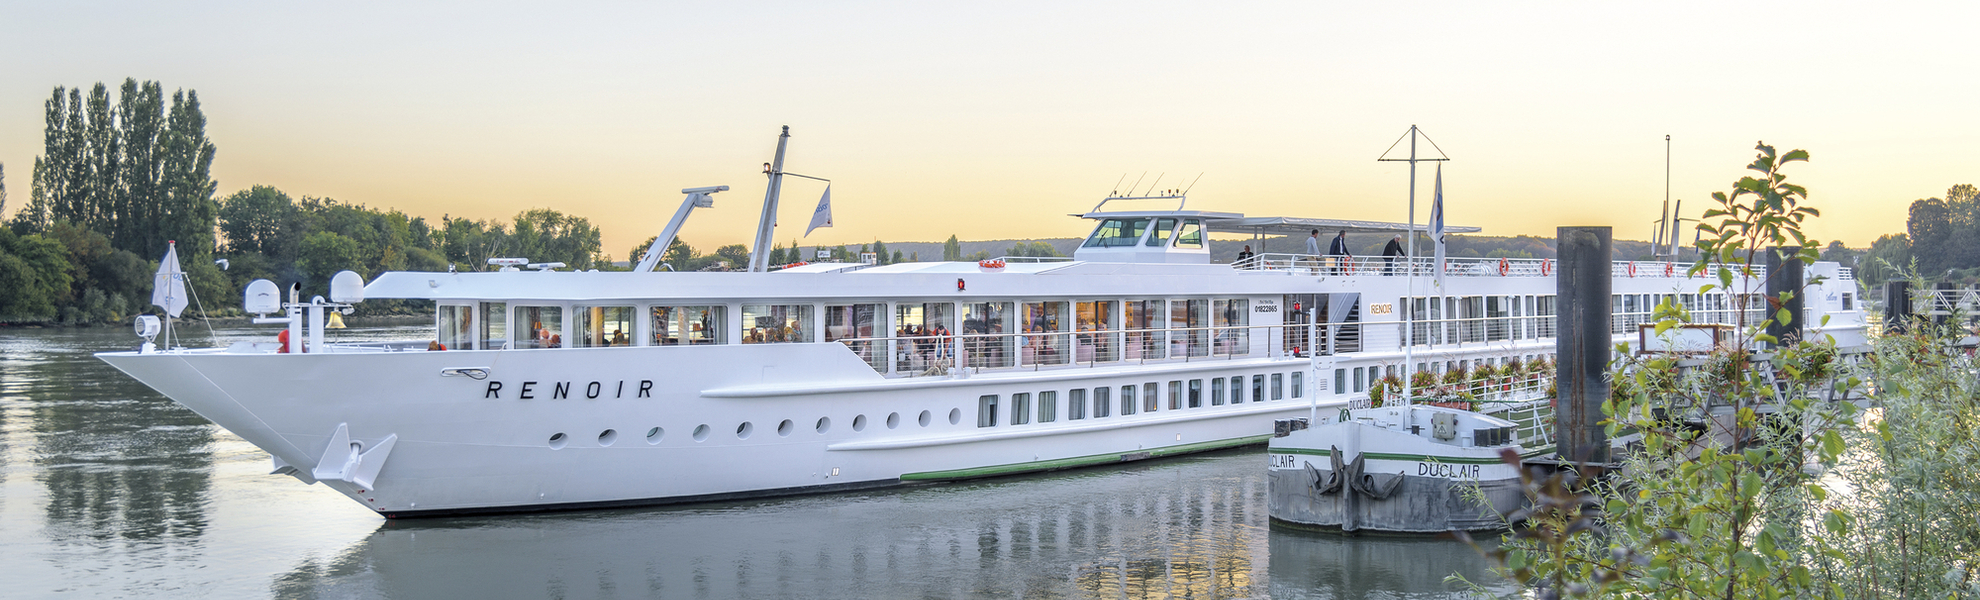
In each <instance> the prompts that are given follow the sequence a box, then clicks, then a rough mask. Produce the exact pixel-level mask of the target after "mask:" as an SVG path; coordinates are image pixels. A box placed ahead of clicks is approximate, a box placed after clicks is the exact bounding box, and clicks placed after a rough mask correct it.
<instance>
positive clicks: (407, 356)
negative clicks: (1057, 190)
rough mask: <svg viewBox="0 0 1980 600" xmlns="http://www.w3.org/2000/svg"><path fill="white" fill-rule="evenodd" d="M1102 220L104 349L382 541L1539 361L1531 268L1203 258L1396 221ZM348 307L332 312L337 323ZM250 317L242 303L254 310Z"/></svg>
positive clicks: (1125, 430)
mask: <svg viewBox="0 0 1980 600" xmlns="http://www.w3.org/2000/svg"><path fill="white" fill-rule="evenodd" d="M1109 200H1110V201H1109V202H1103V203H1102V205H1101V206H1099V207H1095V210H1094V212H1089V213H1087V214H1082V215H1077V216H1079V217H1082V218H1085V219H1089V220H1092V221H1094V223H1093V225H1092V227H1093V228H1092V230H1091V231H1092V233H1091V234H1090V235H1089V236H1088V237H1087V238H1086V241H1085V242H1084V243H1083V244H1082V245H1081V247H1080V248H1079V249H1078V251H1077V252H1076V253H1075V254H1074V256H1073V257H1072V258H1071V259H1070V260H1065V259H1050V260H1031V259H1017V258H1008V259H1004V260H993V261H983V262H981V263H978V262H932V263H931V262H923V263H904V264H892V265H884V266H879V265H873V264H845V263H825V264H807V265H798V266H791V267H788V268H783V269H781V270H775V271H769V272H742V273H689V272H668V271H654V272H568V271H557V270H554V268H549V267H540V268H537V269H535V270H525V269H517V268H515V267H513V266H512V267H509V268H505V269H503V270H501V271H499V272H473V273H418V272H392V273H385V274H382V275H380V276H379V277H377V278H376V280H374V281H372V282H370V283H369V284H368V285H364V286H363V288H362V297H363V298H374V299H376V298H405V299H421V300H430V301H433V302H434V303H435V304H436V305H437V311H436V312H437V314H436V316H435V322H434V329H433V334H432V336H430V337H427V338H422V339H415V340H405V341H403V342H395V343H383V344H381V343H365V344H351V343H338V342H337V341H336V340H335V339H334V334H326V333H325V332H323V330H322V327H321V325H322V315H323V314H324V312H325V310H326V309H333V308H335V306H334V305H330V304H329V303H325V302H322V301H320V299H319V300H318V301H315V302H311V303H292V304H290V305H288V306H286V307H284V308H282V309H280V310H286V311H287V312H288V314H290V315H291V316H290V317H287V318H278V319H264V321H275V320H280V321H284V322H287V323H290V327H291V329H290V331H291V332H294V333H295V335H293V336H292V337H291V340H290V342H288V344H290V345H288V346H283V345H282V344H276V343H264V344H247V343H242V344H235V345H234V346H233V347H229V348H211V349H184V348H172V347H169V344H168V345H167V346H168V347H166V348H147V349H146V350H142V351H135V352H114V353H105V354H100V355H98V356H99V357H100V358H102V359H103V360H104V361H106V362H108V363H110V364H111V365H114V366H115V367H116V368H118V369H121V370H122V371H124V372H125V373H128V374H130V375H131V376H132V377H135V378H137V379H138V380H140V381H142V382H144V383H145V384H146V385H149V386H151V387H152V388H154V389H157V390H158V391H160V392H161V393H163V394H165V395H166V396H169V397H171V398H172V399H173V400H175V401H177V402H179V403H181V404H184V405H185V406H187V407H189V408H191V409H192V410H194V411H196V412H198V413H199V414H200V415H202V416H204V417H206V418H208V419H210V420H212V421H213V422H214V423H217V424H219V425H220V426H222V427H225V428H226V429H228V430H229V431H231V432H233V433H234V434H236V435H239V436H240V437H242V438H243V439H246V440H247V441H249V442H252V443H253V444H255V445H256V446H258V447H260V448H262V449H263V450H266V451H268V452H269V454H271V455H273V459H274V465H275V472H278V473H285V474H289V475H292V476H294V477H296V478H298V479H301V480H302V481H304V482H306V483H323V484H325V485H326V486H327V487H329V488H331V489H334V490H336V491H337V492H338V493H342V494H344V495H346V496H349V497H350V498H351V499H352V500H355V501H357V502H358V503H360V504H362V505H364V506H366V507H369V508H371V509H372V510H375V511H377V512H378V513H379V514H381V515H383V516H385V517H388V518H392V517H413V516H428V515H443V514H461V513H477V512H519V511H534V510H550V509H568V508H584V507H605V506H620V505H635V504H654V503H669V502H690V501H702V500H715V499H728V498H740V497H750V496H769V495H780V494H795V493H809V492H821V491H831V490H846V489H855V488H867V487H878V486H894V485H902V484H907V483H914V482H932V481H944V480H956V479H965V478H974V477H984V476H994V475H1002V474H1010V473H1024V472H1032V471H1041V470H1050V469H1062V468H1070V467H1080V466H1088V465H1100V464H1107V463H1116V462H1122V461H1132V460H1139V459H1145V458H1153V457H1161V456H1167V455H1174V454H1181V453H1189V452H1198V451H1206V450H1212V449H1218V448H1228V447H1234V446H1242V445H1250V444H1261V443H1263V442H1264V441H1265V440H1266V439H1267V438H1268V437H1270V435H1271V434H1272V427H1273V421H1274V419H1276V418H1285V417H1294V416H1306V415H1309V414H1313V412H1314V411H1316V410H1335V411H1338V409H1340V408H1342V407H1349V406H1366V405H1367V403H1368V397H1369V394H1370V390H1371V388H1372V387H1373V386H1374V384H1375V381H1376V380H1378V379H1381V378H1383V377H1387V376H1394V375H1398V374H1402V373H1407V372H1410V371H1424V370H1427V371H1432V372H1444V371H1447V370H1452V369H1460V368H1467V367H1470V366H1473V365H1481V364H1493V365H1497V364H1503V363H1506V362H1510V361H1516V360H1517V361H1528V362H1530V361H1532V360H1534V359H1537V358H1545V357H1546V355H1548V354H1550V353H1551V352H1552V351H1553V349H1554V340H1553V335H1554V331H1553V327H1554V318H1553V308H1554V302H1553V297H1552V294H1553V292H1554V290H1555V281H1554V279H1553V277H1552V272H1551V263H1550V262H1549V261H1546V260H1522V259H1510V260H1508V259H1453V260H1451V261H1450V262H1449V264H1448V266H1447V267H1446V270H1447V273H1448V275H1447V278H1446V286H1447V288H1446V289H1447V291H1445V292H1443V293H1441V294H1439V295H1435V296H1428V295H1427V293H1428V292H1426V291H1425V290H1426V288H1429V287H1430V286H1429V285H1428V281H1429V277H1427V275H1428V274H1429V273H1430V271H1431V270H1432V269H1433V268H1434V267H1433V263H1432V261H1430V260H1429V259H1424V258H1418V259H1416V260H1414V261H1405V260H1403V259H1401V258H1398V259H1396V261H1395V262H1390V261H1388V260H1386V259H1383V258H1342V257H1324V256H1310V255H1301V254H1283V253H1263V254H1260V255H1258V256H1255V257H1251V258H1249V259H1247V260H1244V261H1241V262H1240V263H1238V264H1218V263H1214V262H1213V261H1212V260H1211V256H1210V251H1209V249H1208V237H1209V235H1210V234H1212V233H1213V232H1214V233H1226V234H1229V233H1237V234H1245V235H1253V236H1257V237H1258V238H1259V240H1260V241H1261V242H1262V240H1263V239H1264V238H1265V236H1273V235H1292V236H1294V238H1295V239H1303V238H1305V237H1307V235H1308V234H1309V232H1311V231H1313V230H1316V229H1317V230H1319V231H1320V232H1321V234H1320V235H1321V237H1322V239H1323V241H1324V240H1325V239H1326V238H1330V237H1332V236H1333V235H1335V234H1337V233H1338V232H1343V231H1345V232H1347V233H1349V234H1381V235H1382V236H1383V237H1388V236H1389V235H1390V234H1398V233H1404V232H1406V231H1409V230H1410V229H1411V227H1410V226H1408V225H1405V224H1399V223H1380V222H1363V221H1340V220H1327V219H1303V218H1289V217H1249V216H1245V215H1241V214H1235V213H1225V212H1206V211H1198V210H1193V209H1185V208H1184V206H1186V200H1185V199H1183V198H1181V197H1169V198H1164V199H1162V200H1167V201H1172V202H1174V203H1175V204H1174V206H1175V207H1176V208H1174V209H1161V210H1103V209H1106V208H1107V205H1108V204H1110V203H1114V204H1119V203H1117V202H1114V201H1116V200H1122V199H1109ZM1131 200H1149V199H1146V198H1136V199H1131ZM1144 205H1145V204H1144ZM1144 205H1138V206H1144ZM686 210H687V209H686V208H685V207H684V209H683V214H685V212H686ZM679 219H680V218H679V217H677V218H676V223H675V226H676V227H677V226H678V225H679ZM1415 229H1416V230H1418V231H1421V230H1422V227H1421V226H1417V227H1416V228H1415ZM1449 230H1450V231H1459V232H1462V231H1476V229H1475V228H1449ZM672 231H673V228H670V232H669V234H668V235H666V236H665V237H666V238H667V239H671V237H672V235H671V233H672ZM663 243H664V242H663ZM660 247H664V246H660ZM515 262H526V261H515ZM647 264H648V265H650V263H647ZM643 266H646V265H643ZM1683 269H1684V265H1676V266H1675V267H1673V266H1669V265H1667V264H1666V263H1618V264H1617V265H1616V267H1615V270H1616V277H1617V278H1616V280H1615V283H1614V291H1615V293H1616V296H1615V314H1616V319H1615V325H1616V328H1617V332H1619V333H1628V334H1629V335H1630V337H1634V333H1635V331H1636V325H1637V324H1638V323H1640V322H1647V321H1648V316H1649V312H1650V311H1651V310H1652V307H1654V306H1655V305H1656V303H1657V302H1659V301H1661V300H1662V299H1664V298H1666V297H1670V296H1676V298H1677V299H1678V300H1679V301H1681V302H1682V303H1684V304H1685V305H1687V306H1690V307H1692V308H1693V309H1694V310H1695V311H1699V312H1702V313H1707V314H1709V313H1712V312H1715V311H1717V312H1725V311H1730V310H1732V307H1731V305H1730V303H1728V302H1727V301H1726V298H1725V296H1723V295H1718V294H1706V295H1699V294H1697V293H1696V292H1697V290H1698V286H1697V282H1696V281H1695V280H1687V279H1685V278H1684V277H1683ZM1411 271H1414V273H1415V274H1416V275H1417V276H1416V277H1413V278H1412V277H1408V276H1407V275H1409V274H1410V272H1411ZM1811 275H1826V276H1828V279H1827V280H1826V282H1825V283H1823V284H1821V286H1819V287H1818V288H1817V290H1818V291H1817V292H1816V293H1812V294H1810V295H1809V298H1810V300H1809V303H1808V306H1809V308H1808V310H1809V312H1810V313H1811V314H1810V319H1809V320H1808V321H1806V322H1810V323H1816V322H1822V317H1831V319H1830V320H1829V321H1828V323H1827V325H1826V326H1825V329H1823V330H1822V332H1824V333H1829V334H1832V335H1836V336H1838V337H1839V338H1849V339H1861V337H1862V324H1863V319H1862V316H1861V313H1860V312H1859V310H1858V308H1857V306H1856V304H1855V302H1854V299H1853V297H1852V295H1853V292H1854V282H1853V281H1850V278H1849V273H1848V272H1847V271H1846V270H1841V269H1838V268H1837V267H1836V266H1835V265H1833V264H1828V263H1818V264H1816V265H1815V266H1814V267H1812V268H1811ZM350 278H354V274H353V275H351V276H349V277H346V278H345V279H346V280H348V279H350ZM1811 279H1812V277H1811ZM1411 281H1414V284H1413V285H1412V284H1411V283H1410V282H1411ZM348 284H349V281H344V282H341V283H340V285H348ZM334 287H336V286H333V288H334ZM1411 287H1414V288H1415V290H1416V291H1415V293H1414V294H1412V293H1411V291H1410V288H1411ZM257 289H258V290H260V291H261V293H264V294H265V293H267V292H269V291H272V284H269V285H267V286H263V287H258V288H251V289H250V293H251V294H252V293H255V290H257ZM344 293H345V295H346V296H348V297H343V298H339V297H333V298H332V300H356V299H357V296H358V294H357V293H356V290H354V289H349V288H345V289H344ZM269 300H271V299H270V298H266V297H264V298H260V299H256V298H250V302H249V304H250V306H253V305H256V304H260V305H262V306H263V307H264V310H276V309H273V308H268V302H269ZM292 302H293V300H292ZM1405 313H1407V314H1405ZM304 314H307V315H308V316H307V317H304V316H302V315H304ZM1405 316H1407V317H1409V318H1410V320H1411V321H1412V323H1410V324H1407V325H1406V324H1405V321H1404V317H1405ZM1708 320H1709V319H1708ZM305 323H306V324H307V326H308V328H307V329H303V326H304V324H305ZM271 333H272V332H271ZM305 338H307V340H305ZM440 347H444V348H445V350H444V351H435V350H432V349H436V348H440ZM290 350H294V351H290ZM1406 356H1407V357H1408V359H1407V361H1406V359H1405V357H1406ZM1535 429H1536V430H1538V429H1544V428H1535Z"/></svg>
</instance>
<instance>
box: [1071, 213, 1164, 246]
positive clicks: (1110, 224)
mask: <svg viewBox="0 0 1980 600" xmlns="http://www.w3.org/2000/svg"><path fill="white" fill-rule="evenodd" d="M1146 229H1148V219H1107V220H1105V221H1101V222H1100V227H1099V228H1097V229H1094V230H1093V237H1090V238H1086V243H1085V244H1081V245H1080V246H1081V247H1083V248H1116V247H1120V246H1133V245H1135V244H1136V243H1138V242H1140V241H1141V233H1142V231H1144V230H1146Z"/></svg>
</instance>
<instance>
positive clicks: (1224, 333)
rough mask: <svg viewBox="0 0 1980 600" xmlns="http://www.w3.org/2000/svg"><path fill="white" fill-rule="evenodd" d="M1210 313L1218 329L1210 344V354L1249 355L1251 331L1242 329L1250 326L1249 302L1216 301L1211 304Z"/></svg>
mask: <svg viewBox="0 0 1980 600" xmlns="http://www.w3.org/2000/svg"><path fill="white" fill-rule="evenodd" d="M1211 312H1212V313H1214V315H1215V316H1214V320H1215V321H1216V323H1215V324H1216V326H1217V327H1229V328H1230V329H1218V330H1216V331H1215V332H1213V333H1214V337H1215V339H1214V340H1213V341H1212V342H1211V343H1212V344H1214V345H1213V346H1212V347H1211V350H1210V353H1211V354H1215V355H1218V356H1230V355H1234V354H1250V353H1251V330H1249V329H1244V327H1245V326H1246V325H1250V324H1251V302H1250V301H1248V300H1244V299H1242V298H1238V299H1231V300H1217V301H1215V302H1212V303H1211Z"/></svg>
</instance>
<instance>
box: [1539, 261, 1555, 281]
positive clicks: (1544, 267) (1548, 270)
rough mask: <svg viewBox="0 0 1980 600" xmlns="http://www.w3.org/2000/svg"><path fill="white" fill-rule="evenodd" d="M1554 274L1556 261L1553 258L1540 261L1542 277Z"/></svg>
mask: <svg viewBox="0 0 1980 600" xmlns="http://www.w3.org/2000/svg"><path fill="white" fill-rule="evenodd" d="M1553 274H1554V259H1551V258H1543V259H1540V276H1541V277H1546V276H1549V275H1553Z"/></svg>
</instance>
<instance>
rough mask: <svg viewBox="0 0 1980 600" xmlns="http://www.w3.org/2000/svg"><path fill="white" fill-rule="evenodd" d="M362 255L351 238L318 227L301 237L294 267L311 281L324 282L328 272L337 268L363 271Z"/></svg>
mask: <svg viewBox="0 0 1980 600" xmlns="http://www.w3.org/2000/svg"><path fill="white" fill-rule="evenodd" d="M362 259H363V255H362V254H360V253H359V251H358V245H357V242H355V241H351V238H347V237H344V236H343V235H340V234H337V233H335V232H330V231H318V232H315V233H311V234H309V236H308V237H305V238H303V241H302V247H301V249H300V250H299V251H298V256H297V257H296V268H297V269H299V270H301V271H302V274H303V276H304V277H307V278H309V280H310V281H311V283H312V284H317V285H327V284H328V282H329V281H330V276H331V275H335V274H336V273H337V272H338V271H344V270H351V271H357V272H358V274H359V275H365V274H366V273H365V272H364V265H363V264H361V261H362Z"/></svg>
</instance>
